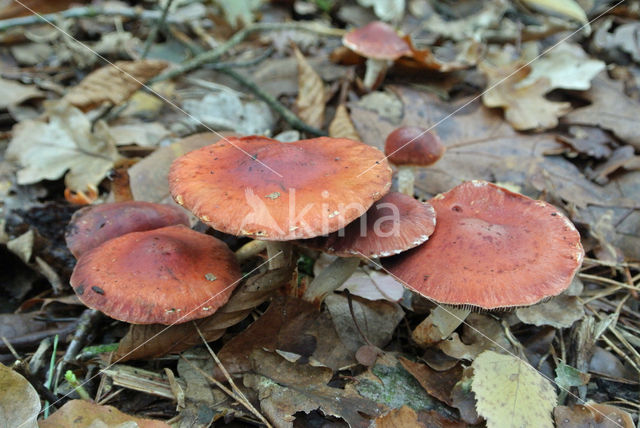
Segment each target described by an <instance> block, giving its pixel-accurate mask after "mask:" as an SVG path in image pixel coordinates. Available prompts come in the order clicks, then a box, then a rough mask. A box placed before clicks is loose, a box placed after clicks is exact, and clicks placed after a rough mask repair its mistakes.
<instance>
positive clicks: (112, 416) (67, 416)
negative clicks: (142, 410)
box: [40, 400, 169, 428]
mask: <svg viewBox="0 0 640 428" xmlns="http://www.w3.org/2000/svg"><path fill="white" fill-rule="evenodd" d="M130 423H133V424H135V425H133V426H136V427H140V428H169V425H167V424H166V423H165V422H163V421H155V420H152V419H143V418H137V417H135V416H130V415H127V414H126V413H122V412H121V411H120V410H118V409H116V408H115V407H112V406H101V405H99V404H96V403H92V402H90V401H85V400H71V401H69V402H68V403H66V404H65V405H64V406H62V407H61V408H60V409H58V410H57V411H56V412H55V413H54V414H52V415H51V416H49V417H48V418H47V419H45V420H43V421H40V428H89V427H92V428H93V427H114V428H115V427H120V426H130V425H129V424H130Z"/></svg>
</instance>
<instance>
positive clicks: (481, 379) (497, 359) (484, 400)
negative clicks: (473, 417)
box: [471, 351, 556, 428]
mask: <svg viewBox="0 0 640 428" xmlns="http://www.w3.org/2000/svg"><path fill="white" fill-rule="evenodd" d="M472 367H473V381H472V383H471V389H472V390H473V392H474V393H475V394H476V400H477V405H476V408H477V409H478V413H479V414H480V415H482V416H484V417H485V418H486V419H487V427H488V428H498V427H505V426H517V427H531V428H533V427H536V428H546V427H549V428H551V427H553V420H552V418H551V412H552V411H553V408H554V407H555V406H556V392H555V390H554V389H553V386H552V385H551V383H550V382H549V381H548V380H546V379H545V378H543V377H542V375H540V373H538V371H537V370H536V369H535V368H533V367H531V366H530V365H529V364H527V363H526V362H524V361H522V360H520V359H519V358H516V357H513V356H511V355H502V354H498V353H497V352H493V351H485V352H483V353H482V354H480V355H479V356H478V357H477V358H476V359H475V360H474V361H473V364H472Z"/></svg>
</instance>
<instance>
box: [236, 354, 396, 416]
mask: <svg viewBox="0 0 640 428" xmlns="http://www.w3.org/2000/svg"><path fill="white" fill-rule="evenodd" d="M250 360H251V366H252V371H253V373H254V374H246V375H245V376H244V384H245V386H248V387H250V388H252V389H255V390H256V391H257V392H258V396H259V397H260V408H261V409H262V411H263V412H264V414H265V415H266V416H267V418H269V419H270V420H271V421H272V422H273V423H274V425H276V426H278V427H292V426H293V421H294V419H295V417H294V416H293V415H294V414H295V413H296V412H300V411H302V412H306V413H308V412H310V411H312V410H319V411H320V412H322V413H323V414H325V415H331V416H336V417H339V418H342V419H344V420H345V421H346V422H347V423H348V424H349V426H350V427H351V428H360V427H361V428H366V427H369V426H370V424H371V420H370V419H369V417H371V418H375V417H377V416H379V415H380V414H382V412H383V411H384V410H385V406H383V405H381V404H377V403H376V402H374V401H372V400H369V399H367V398H363V397H361V396H360V395H358V394H357V393H356V392H355V391H353V390H350V389H341V388H332V387H330V386H327V383H329V381H330V380H331V377H332V375H333V372H332V370H330V369H327V368H324V367H311V366H308V365H303V364H294V363H290V362H288V361H287V360H285V359H283V358H281V357H280V356H278V355H276V354H272V353H269V352H265V351H262V350H256V351H254V352H253V353H252V354H251V356H250Z"/></svg>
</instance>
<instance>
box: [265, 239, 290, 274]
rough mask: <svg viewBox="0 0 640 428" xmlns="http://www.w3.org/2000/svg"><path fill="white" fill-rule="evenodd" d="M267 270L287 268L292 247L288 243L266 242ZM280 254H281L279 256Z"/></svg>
mask: <svg viewBox="0 0 640 428" xmlns="http://www.w3.org/2000/svg"><path fill="white" fill-rule="evenodd" d="M266 244H267V255H268V256H269V270H274V269H278V268H281V267H285V266H289V265H290V264H291V253H292V249H293V247H292V245H291V243H289V242H277V241H267V243H266ZM280 253H281V254H280Z"/></svg>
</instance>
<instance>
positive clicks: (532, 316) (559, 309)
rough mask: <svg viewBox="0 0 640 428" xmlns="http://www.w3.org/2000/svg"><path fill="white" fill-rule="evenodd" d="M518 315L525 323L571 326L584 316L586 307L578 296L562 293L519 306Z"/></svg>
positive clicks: (557, 326) (558, 326)
mask: <svg viewBox="0 0 640 428" xmlns="http://www.w3.org/2000/svg"><path fill="white" fill-rule="evenodd" d="M516 315H517V317H518V319H520V321H522V322H523V323H525V324H533V325H537V326H542V325H550V326H553V327H555V328H569V327H571V326H572V325H573V323H574V322H576V321H578V320H579V319H582V317H584V308H583V307H582V303H581V302H580V300H579V299H578V298H577V297H575V296H565V295H560V296H556V297H554V298H552V299H551V300H549V301H547V302H543V303H538V304H537V305H533V306H527V307H526V308H518V309H516Z"/></svg>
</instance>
